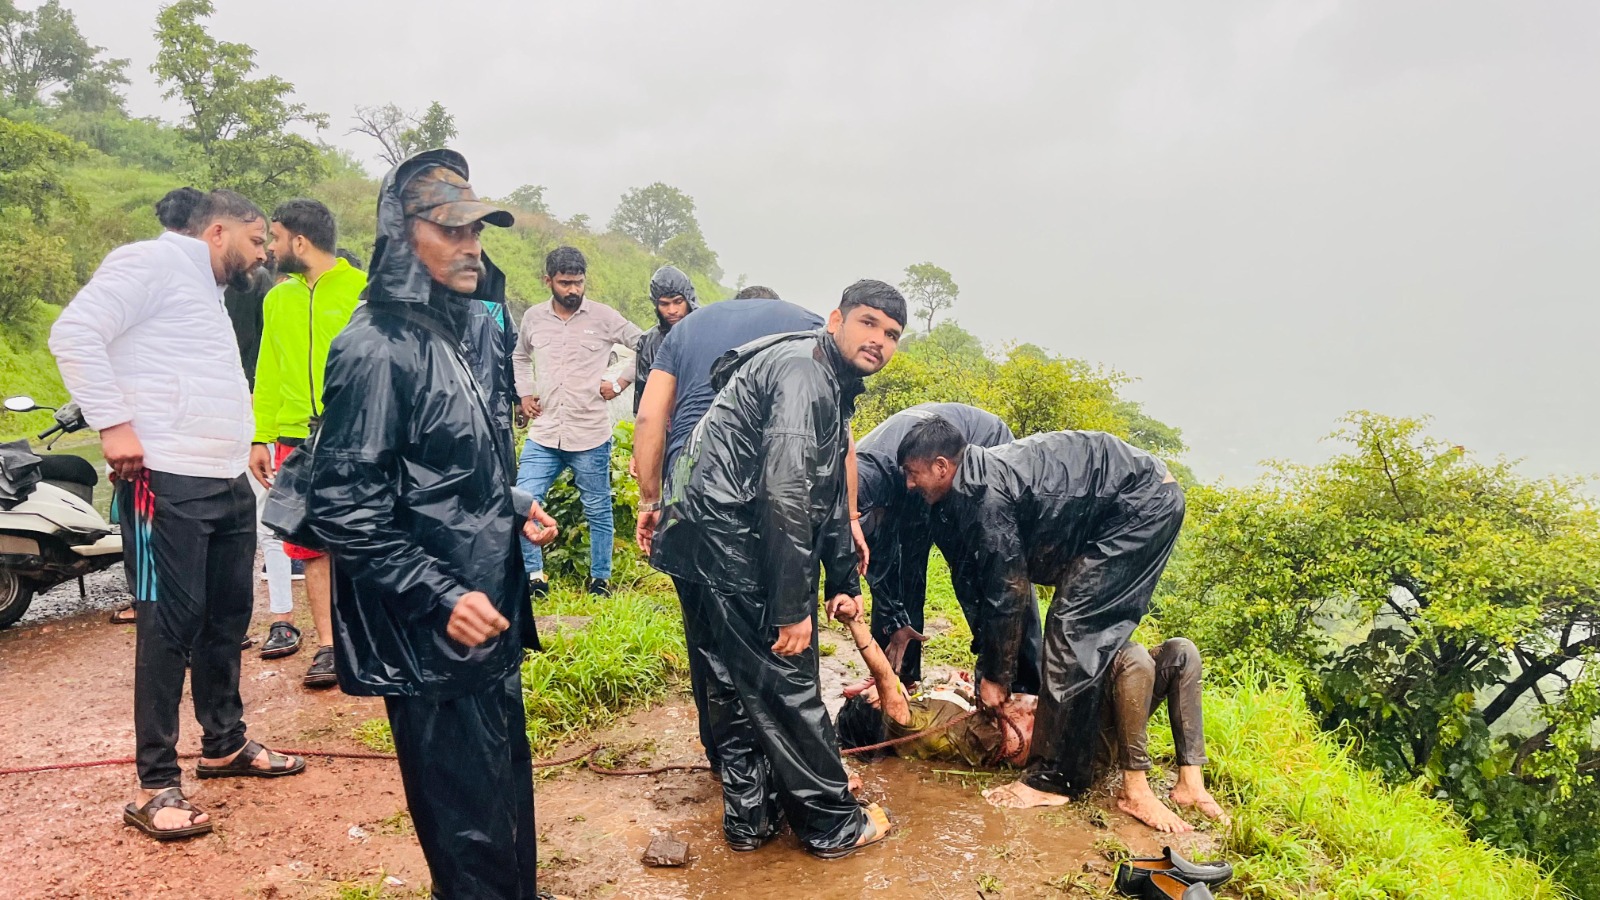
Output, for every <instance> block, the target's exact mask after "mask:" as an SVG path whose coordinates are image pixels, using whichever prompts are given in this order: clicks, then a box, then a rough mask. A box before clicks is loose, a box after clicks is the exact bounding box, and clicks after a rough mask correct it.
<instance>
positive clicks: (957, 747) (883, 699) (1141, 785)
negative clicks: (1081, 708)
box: [833, 602, 1228, 834]
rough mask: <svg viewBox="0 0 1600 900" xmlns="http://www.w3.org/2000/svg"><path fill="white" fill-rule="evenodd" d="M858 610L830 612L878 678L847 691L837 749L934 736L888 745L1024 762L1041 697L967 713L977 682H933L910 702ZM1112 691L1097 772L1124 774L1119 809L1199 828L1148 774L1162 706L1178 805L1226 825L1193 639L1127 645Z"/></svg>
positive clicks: (839, 607) (849, 605)
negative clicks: (1108, 769)
mask: <svg viewBox="0 0 1600 900" xmlns="http://www.w3.org/2000/svg"><path fill="white" fill-rule="evenodd" d="M860 612H861V611H860V607H859V606H857V605H855V604H854V603H853V602H841V603H838V604H835V606H834V610H833V616H834V618H836V619H838V620H839V621H840V622H843V623H844V624H845V625H846V626H847V627H848V628H849V629H850V637H851V639H852V640H854V641H855V644H856V649H858V650H859V651H861V659H862V661H863V662H865V663H866V664H867V671H868V672H870V673H871V674H872V677H871V678H869V679H867V680H866V681H865V682H863V683H861V684H859V685H853V686H851V687H849V688H846V689H845V696H846V697H847V698H848V699H846V700H845V704H844V707H843V708H842V709H840V710H839V715H838V728H839V746H840V747H841V748H843V749H846V750H849V749H853V748H855V747H868V746H871V745H874V744H880V743H883V742H884V741H891V740H896V739H899V738H909V737H911V736H912V735H918V734H922V733H923V732H930V733H928V734H926V735H923V736H922V737H917V738H914V739H912V740H908V741H906V742H905V743H903V744H897V745H895V746H893V747H890V748H888V752H892V753H894V754H895V755H896V756H901V757H906V758H909V759H925V760H938V761H940V762H949V763H960V764H964V765H969V766H992V765H1008V766H1017V767H1021V766H1025V765H1027V763H1028V754H1029V753H1030V752H1031V750H1032V748H1033V720H1034V713H1035V711H1036V710H1037V708H1038V700H1039V698H1038V697H1035V696H1032V695H1030V694H1012V695H1011V697H1010V698H1009V699H1007V700H1006V702H1005V705H1004V706H1002V707H1000V708H999V710H998V711H997V712H991V713H986V714H984V715H967V714H968V713H970V712H972V710H973V708H974V703H973V700H974V697H973V696H972V684H971V682H967V681H961V680H958V681H956V682H955V683H953V684H945V685H939V686H936V687H935V686H932V685H930V686H928V687H929V689H926V690H924V691H920V692H918V693H917V694H916V695H915V696H908V695H907V694H906V689H905V687H904V686H903V685H902V684H901V681H900V679H899V678H897V677H895V674H894V667H893V666H891V665H890V663H889V658H888V656H886V655H885V654H884V652H883V650H881V649H879V647H878V645H877V643H876V642H875V641H873V640H872V629H871V627H870V626H869V625H868V624H867V623H866V622H865V621H863V620H862V616H861V614H860ZM883 685H888V686H889V687H888V688H883V687H882V686H883ZM1107 689H1108V691H1109V696H1108V697H1107V698H1106V702H1105V703H1104V704H1102V706H1101V710H1102V711H1103V715H1102V716H1101V727H1100V737H1099V741H1100V753H1099V756H1098V758H1097V759H1096V762H1097V764H1098V765H1097V769H1098V768H1102V767H1104V766H1105V765H1106V764H1108V763H1111V762H1115V763H1116V764H1117V765H1118V766H1119V767H1120V768H1121V770H1122V790H1121V791H1120V793H1119V795H1118V797H1117V808H1118V809H1120V810H1122V811H1123V812H1125V813H1127V814H1128V815H1130V816H1133V817H1134V818H1135V819H1138V820H1139V821H1141V822H1143V823H1145V824H1146V825H1149V826H1150V827H1151V828H1154V829H1155V830H1157V831H1164V832H1168V833H1171V834H1179V833H1182V832H1186V831H1193V830H1194V826H1192V825H1190V824H1189V823H1188V822H1185V821H1184V820H1183V819H1182V818H1180V817H1179V816H1178V815H1177V814H1176V813H1174V812H1173V811H1172V810H1170V809H1168V808H1167V807H1166V806H1165V805H1164V804H1163V803H1162V802H1161V800H1160V799H1158V798H1157V797H1156V795H1155V792H1154V791H1152V790H1151V789H1150V781H1149V779H1148V778H1147V777H1146V773H1147V772H1149V771H1150V768H1151V763H1150V755H1149V753H1148V752H1147V748H1148V747H1149V743H1150V732H1149V729H1148V725H1149V722H1150V713H1151V712H1152V711H1153V710H1154V709H1155V708H1156V707H1157V706H1159V705H1160V704H1161V702H1162V701H1163V700H1164V701H1166V702H1167V709H1168V713H1169V715H1170V716H1171V719H1172V740H1173V743H1174V744H1175V745H1176V749H1177V757H1178V784H1177V786H1176V787H1174V788H1173V789H1172V802H1173V804H1174V805H1176V806H1179V807H1193V808H1195V809H1198V810H1199V811H1200V813H1201V814H1202V815H1204V816H1206V817H1207V818H1209V819H1216V820H1218V821H1222V822H1227V821H1228V816H1227V813H1225V812H1223V809H1222V807H1221V805H1219V804H1218V803H1217V801H1216V800H1215V799H1214V798H1213V797H1212V796H1211V793H1210V792H1209V791H1207V790H1206V782H1205V776H1204V775H1203V774H1202V772H1201V768H1200V767H1201V766H1203V765H1205V762H1206V737H1205V729H1204V727H1203V725H1202V722H1201V713H1200V651H1199V650H1198V649H1197V648H1196V647H1195V645H1194V643H1193V642H1191V641H1189V640H1188V639H1187V638H1172V639H1171V640H1168V641H1166V642H1164V643H1162V644H1161V645H1160V646H1159V647H1157V648H1156V652H1155V653H1154V654H1153V655H1152V654H1151V653H1150V652H1149V651H1147V650H1145V648H1144V647H1142V646H1140V645H1139V644H1136V643H1132V642H1129V643H1128V644H1127V646H1125V647H1123V648H1122V652H1120V653H1118V654H1117V659H1116V662H1114V663H1113V664H1112V666H1111V677H1110V679H1109V681H1108V682H1107ZM963 716H965V718H963Z"/></svg>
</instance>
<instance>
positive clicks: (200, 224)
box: [188, 190, 267, 234]
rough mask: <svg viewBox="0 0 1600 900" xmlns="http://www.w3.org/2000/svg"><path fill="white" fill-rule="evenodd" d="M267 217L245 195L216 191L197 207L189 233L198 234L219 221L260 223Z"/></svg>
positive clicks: (190, 220)
mask: <svg viewBox="0 0 1600 900" xmlns="http://www.w3.org/2000/svg"><path fill="white" fill-rule="evenodd" d="M266 217H267V215H266V213H263V212H262V211H261V207H259V206H257V205H255V204H254V203H252V202H250V199H249V198H248V197H246V196H245V195H243V194H240V193H237V192H234V191H228V190H216V191H212V192H211V193H209V194H206V195H205V199H204V200H202V201H201V202H200V204H199V205H198V206H196V207H195V210H194V212H193V213H192V214H191V215H190V216H189V226H188V231H189V233H191V234H198V233H200V232H202V231H204V230H206V228H208V227H210V225H211V223H212V222H215V221H217V220H218V219H230V220H232V221H234V222H259V221H261V220H262V219H265V218H266Z"/></svg>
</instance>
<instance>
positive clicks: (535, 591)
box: [528, 573, 550, 600]
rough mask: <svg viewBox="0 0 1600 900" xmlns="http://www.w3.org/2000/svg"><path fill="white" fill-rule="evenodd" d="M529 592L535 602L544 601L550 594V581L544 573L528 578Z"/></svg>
mask: <svg viewBox="0 0 1600 900" xmlns="http://www.w3.org/2000/svg"><path fill="white" fill-rule="evenodd" d="M528 592H529V593H530V594H532V595H533V599H535V600H543V599H544V598H545V597H546V596H547V595H548V594H549V593H550V579H548V578H546V577H544V574H543V573H540V574H538V575H529V576H528Z"/></svg>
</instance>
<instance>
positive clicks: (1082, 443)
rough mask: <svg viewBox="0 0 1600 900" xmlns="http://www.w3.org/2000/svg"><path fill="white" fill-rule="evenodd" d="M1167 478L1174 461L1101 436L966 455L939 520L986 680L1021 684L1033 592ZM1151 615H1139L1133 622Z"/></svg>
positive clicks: (1068, 435)
mask: <svg viewBox="0 0 1600 900" xmlns="http://www.w3.org/2000/svg"><path fill="white" fill-rule="evenodd" d="M1166 477H1167V466H1166V463H1163V462H1162V461H1161V460H1159V459H1157V458H1156V457H1154V456H1151V455H1150V454H1148V453H1146V452H1144V451H1143V450H1140V449H1138V448H1137V447H1134V446H1132V445H1130V444H1128V443H1127V442H1125V441H1123V440H1121V439H1119V438H1117V437H1114V436H1112V435H1109V434H1105V433H1103V432H1098V431H1056V432H1050V433H1047V434H1036V435H1034V436H1032V437H1029V438H1024V439H1022V440H1020V441H1016V442H1014V443H1011V444H1006V445H1004V446H1000V447H995V448H993V449H986V448H983V447H974V446H969V447H968V448H967V450H966V454H965V455H964V456H963V458H962V460H961V466H960V468H958V469H957V470H956V476H955V481H954V482H953V483H952V484H951V486H950V493H949V494H947V495H945V497H944V499H943V500H940V501H939V503H938V504H936V505H935V506H934V507H933V517H934V534H935V538H936V540H937V541H938V543H939V545H940V546H941V547H949V548H951V551H950V553H949V556H950V559H949V562H950V568H951V576H952V579H953V581H954V583H955V589H956V596H957V598H958V599H960V600H961V602H962V606H963V607H964V608H967V609H975V610H977V611H978V615H979V617H980V620H981V621H980V624H981V628H980V629H975V630H977V631H979V632H980V633H979V634H977V635H975V638H976V641H975V642H976V644H977V649H978V664H977V670H978V671H977V674H978V675H979V676H980V677H983V678H987V679H989V680H991V681H995V682H999V683H1000V684H1010V683H1012V681H1014V680H1015V678H1016V671H1017V655H1018V648H1019V646H1020V644H1021V642H1022V629H1023V622H1024V621H1026V620H1027V619H1026V617H1025V615H1024V609H1025V607H1024V604H1032V603H1033V602H1034V595H1033V585H1035V584H1048V585H1056V584H1059V583H1060V582H1061V580H1062V578H1063V576H1065V575H1066V573H1067V567H1068V566H1069V565H1070V564H1071V563H1072V561H1073V560H1074V559H1076V558H1077V557H1079V556H1082V555H1083V553H1084V552H1085V550H1086V548H1087V542H1089V541H1091V540H1093V539H1094V537H1095V535H1096V533H1097V532H1098V531H1099V530H1100V527H1101V526H1102V525H1103V524H1105V523H1107V522H1109V521H1111V520H1112V519H1114V518H1116V517H1118V516H1122V515H1125V514H1127V513H1128V512H1129V511H1130V510H1132V509H1133V507H1134V506H1136V505H1137V504H1138V503H1139V502H1140V501H1142V500H1144V499H1145V498H1146V497H1147V496H1148V494H1149V492H1150V491H1152V490H1154V489H1156V488H1159V486H1160V485H1161V482H1162V481H1163V480H1164V479H1165V478H1166ZM1143 614H1144V611H1143V610H1140V611H1137V613H1136V614H1134V621H1137V620H1138V618H1139V617H1140V616H1142V615H1143ZM1108 637H1109V636H1108ZM1123 637H1126V635H1119V636H1117V640H1118V641H1120V640H1121V639H1122V638H1123ZM1087 639H1089V637H1088V636H1086V640H1087Z"/></svg>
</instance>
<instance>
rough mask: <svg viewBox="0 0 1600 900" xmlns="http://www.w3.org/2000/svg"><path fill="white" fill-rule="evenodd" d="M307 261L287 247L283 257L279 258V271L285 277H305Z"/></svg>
mask: <svg viewBox="0 0 1600 900" xmlns="http://www.w3.org/2000/svg"><path fill="white" fill-rule="evenodd" d="M306 268H307V267H306V261H305V260H303V259H301V258H300V257H298V256H295V255H294V251H293V250H290V249H289V248H287V247H285V248H284V250H283V255H281V256H279V257H278V271H279V272H281V273H283V274H285V275H304V274H305V273H306Z"/></svg>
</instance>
